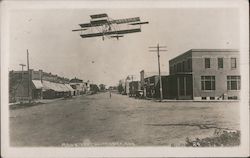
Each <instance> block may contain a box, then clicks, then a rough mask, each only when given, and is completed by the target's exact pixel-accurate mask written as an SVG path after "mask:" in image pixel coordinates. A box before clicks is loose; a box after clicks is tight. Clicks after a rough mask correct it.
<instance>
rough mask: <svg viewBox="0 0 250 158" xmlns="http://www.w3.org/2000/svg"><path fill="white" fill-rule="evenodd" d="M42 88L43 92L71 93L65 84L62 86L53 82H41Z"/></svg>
mask: <svg viewBox="0 0 250 158" xmlns="http://www.w3.org/2000/svg"><path fill="white" fill-rule="evenodd" d="M42 84H43V87H44V89H45V90H49V89H51V90H53V91H56V92H69V91H71V90H70V89H69V88H68V87H67V86H66V84H62V83H54V82H49V81H43V83H42Z"/></svg>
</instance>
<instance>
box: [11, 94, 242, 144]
mask: <svg viewBox="0 0 250 158" xmlns="http://www.w3.org/2000/svg"><path fill="white" fill-rule="evenodd" d="M239 127H240V125H239V103H238V102H162V103H160V102H154V101H151V100H139V99H135V98H129V97H128V96H124V95H119V94H112V98H110V96H109V93H99V94H95V95H89V96H79V97H77V98H73V99H67V100H58V101H55V102H51V103H47V104H40V105H36V106H33V107H27V108H20V109H12V110H10V144H11V146H64V145H65V144H66V145H70V144H73V145H74V144H81V143H83V144H84V143H85V144H86V143H87V144H91V145H105V146H112V145H117V144H116V143H120V144H119V145H121V146H124V145H136V146H158V145H166V146H170V145H183V144H184V143H185V139H186V137H189V138H194V137H199V138H204V137H207V136H211V135H212V134H213V133H214V130H215V129H218V128H219V129H220V128H226V129H239Z"/></svg>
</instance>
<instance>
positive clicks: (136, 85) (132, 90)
mask: <svg viewBox="0 0 250 158" xmlns="http://www.w3.org/2000/svg"><path fill="white" fill-rule="evenodd" d="M140 89H141V83H140V81H131V82H129V96H135V95H136V92H137V91H138V90H140Z"/></svg>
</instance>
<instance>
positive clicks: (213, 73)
mask: <svg viewBox="0 0 250 158" xmlns="http://www.w3.org/2000/svg"><path fill="white" fill-rule="evenodd" d="M169 69H170V71H169V72H170V75H169V76H168V77H167V98H168V99H194V100H215V99H240V98H239V97H240V86H241V76H240V60H239V51H238V50H235V49H191V50H189V51H187V52H185V53H183V54H181V55H179V56H177V57H176V58H174V59H172V60H170V61H169Z"/></svg>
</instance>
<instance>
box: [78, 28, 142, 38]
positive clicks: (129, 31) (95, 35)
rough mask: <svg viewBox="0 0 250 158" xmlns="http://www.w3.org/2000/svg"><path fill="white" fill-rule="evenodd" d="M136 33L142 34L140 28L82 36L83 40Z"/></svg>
mask: <svg viewBox="0 0 250 158" xmlns="http://www.w3.org/2000/svg"><path fill="white" fill-rule="evenodd" d="M135 32H141V29H140V28H136V29H127V30H118V31H109V32H105V33H101V32H98V33H90V34H82V35H80V36H81V37H82V38H89V37H98V36H104V35H112V34H114V35H122V34H127V33H135Z"/></svg>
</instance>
